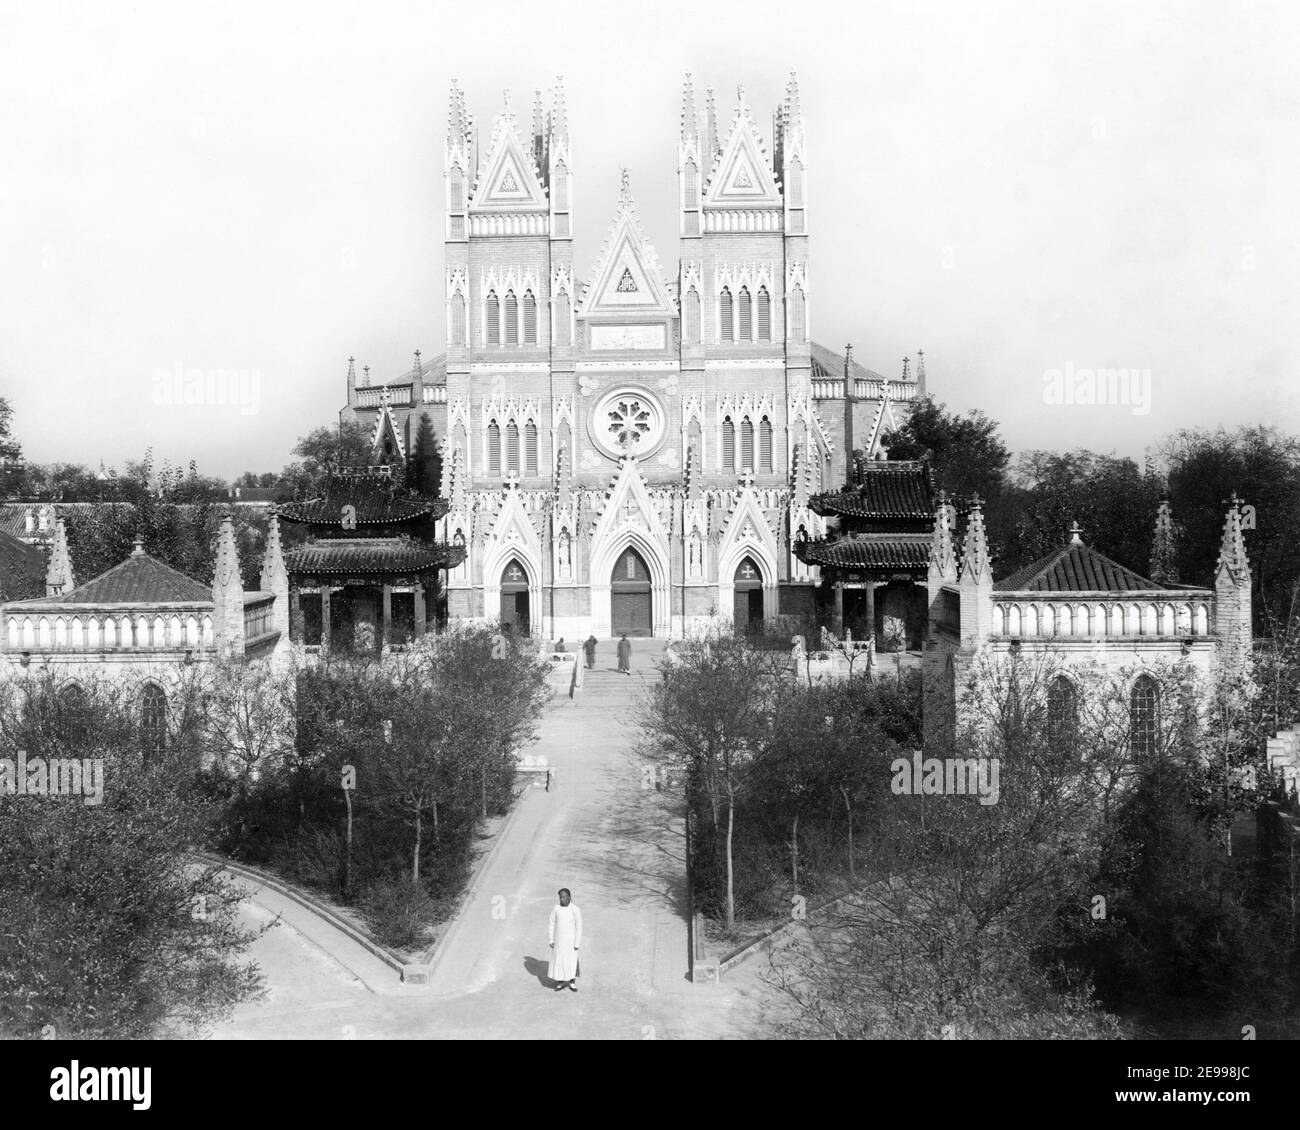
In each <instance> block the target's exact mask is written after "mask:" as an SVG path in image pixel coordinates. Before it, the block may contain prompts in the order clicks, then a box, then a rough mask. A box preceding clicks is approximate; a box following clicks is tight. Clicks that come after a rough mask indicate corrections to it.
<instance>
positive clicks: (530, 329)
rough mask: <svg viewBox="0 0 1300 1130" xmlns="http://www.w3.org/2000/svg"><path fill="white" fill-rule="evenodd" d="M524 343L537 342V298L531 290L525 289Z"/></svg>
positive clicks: (533, 343) (532, 343) (531, 343)
mask: <svg viewBox="0 0 1300 1130" xmlns="http://www.w3.org/2000/svg"><path fill="white" fill-rule="evenodd" d="M524 344H525V345H536V344H537V299H535V298H534V297H533V292H532V291H531V290H526V291H524Z"/></svg>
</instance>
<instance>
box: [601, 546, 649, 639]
mask: <svg viewBox="0 0 1300 1130" xmlns="http://www.w3.org/2000/svg"><path fill="white" fill-rule="evenodd" d="M609 588H610V627H611V628H612V630H613V633H614V635H616V636H621V635H623V634H625V633H626V634H627V635H629V636H649V635H653V628H652V625H653V624H654V619H653V615H652V613H653V607H652V599H653V598H652V597H651V593H650V569H649V567H648V566H647V565H646V563H645V558H644V557H642V556H641V555H640V554H639V553H637V551H636V550H635V549H633V548H631V547H630V546H629V547H628V548H627V549H625V550H624V551H623V552H622V553H621V554H619V558H618V560H617V561H615V562H614V572H613V573H612V574H611V575H610V578H609Z"/></svg>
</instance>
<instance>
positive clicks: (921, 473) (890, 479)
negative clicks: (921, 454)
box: [808, 459, 934, 522]
mask: <svg viewBox="0 0 1300 1130" xmlns="http://www.w3.org/2000/svg"><path fill="white" fill-rule="evenodd" d="M861 476H862V477H861V480H860V481H859V482H858V483H857V484H855V485H854V486H850V487H845V488H844V489H843V490H837V491H828V492H825V493H823V494H818V495H814V496H813V497H812V498H811V499H809V501H808V505H809V506H810V507H811V508H812V510H813V511H814V512H815V513H817V514H821V515H823V516H828V515H836V516H844V517H848V518H860V519H861V518H865V519H872V520H876V521H907V522H928V521H931V520H932V519H933V517H934V488H933V486H932V485H931V481H930V465H929V464H928V463H926V462H925V461H924V460H919V459H917V460H898V461H895V462H889V461H886V460H872V461H871V462H868V463H864V464H863V465H862V471H861Z"/></svg>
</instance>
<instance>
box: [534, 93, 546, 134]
mask: <svg viewBox="0 0 1300 1130" xmlns="http://www.w3.org/2000/svg"><path fill="white" fill-rule="evenodd" d="M544 122H545V118H544V116H543V114H542V92H541V90H536V91H534V92H533V139H534V140H535V141H538V142H540V141H541V140H542V126H543V124H544Z"/></svg>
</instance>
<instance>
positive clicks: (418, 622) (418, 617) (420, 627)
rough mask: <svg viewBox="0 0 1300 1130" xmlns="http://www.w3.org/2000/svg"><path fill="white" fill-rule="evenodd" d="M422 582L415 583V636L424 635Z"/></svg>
mask: <svg viewBox="0 0 1300 1130" xmlns="http://www.w3.org/2000/svg"><path fill="white" fill-rule="evenodd" d="M424 615H425V613H424V582H423V581H421V580H417V581H416V582H415V634H416V635H417V636H422V635H424Z"/></svg>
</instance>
